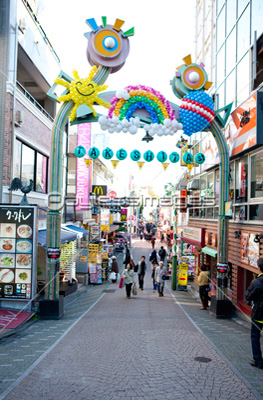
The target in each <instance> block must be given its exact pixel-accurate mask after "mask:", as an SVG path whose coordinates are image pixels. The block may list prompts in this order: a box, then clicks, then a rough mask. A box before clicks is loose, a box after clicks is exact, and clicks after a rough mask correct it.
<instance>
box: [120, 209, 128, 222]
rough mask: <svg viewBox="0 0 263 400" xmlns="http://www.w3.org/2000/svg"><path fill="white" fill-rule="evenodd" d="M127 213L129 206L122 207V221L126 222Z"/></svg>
mask: <svg viewBox="0 0 263 400" xmlns="http://www.w3.org/2000/svg"><path fill="white" fill-rule="evenodd" d="M127 214H128V210H127V208H122V209H121V221H122V222H126V221H127Z"/></svg>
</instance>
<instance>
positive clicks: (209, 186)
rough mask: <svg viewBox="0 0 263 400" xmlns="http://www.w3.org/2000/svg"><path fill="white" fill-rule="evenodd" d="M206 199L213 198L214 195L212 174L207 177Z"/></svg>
mask: <svg viewBox="0 0 263 400" xmlns="http://www.w3.org/2000/svg"><path fill="white" fill-rule="evenodd" d="M206 195H207V197H214V195H215V187H214V173H213V172H212V173H211V174H208V175H207V192H206Z"/></svg>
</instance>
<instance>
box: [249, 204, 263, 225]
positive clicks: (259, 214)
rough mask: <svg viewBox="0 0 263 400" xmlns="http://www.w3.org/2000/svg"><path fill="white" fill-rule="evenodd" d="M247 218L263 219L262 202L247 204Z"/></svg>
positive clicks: (253, 219)
mask: <svg viewBox="0 0 263 400" xmlns="http://www.w3.org/2000/svg"><path fill="white" fill-rule="evenodd" d="M249 219H250V220H251V221H263V204H252V205H251V206H249Z"/></svg>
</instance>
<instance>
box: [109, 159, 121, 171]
mask: <svg viewBox="0 0 263 400" xmlns="http://www.w3.org/2000/svg"><path fill="white" fill-rule="evenodd" d="M111 163H112V165H113V168H114V169H115V168H116V167H117V165H118V164H119V161H117V160H111Z"/></svg>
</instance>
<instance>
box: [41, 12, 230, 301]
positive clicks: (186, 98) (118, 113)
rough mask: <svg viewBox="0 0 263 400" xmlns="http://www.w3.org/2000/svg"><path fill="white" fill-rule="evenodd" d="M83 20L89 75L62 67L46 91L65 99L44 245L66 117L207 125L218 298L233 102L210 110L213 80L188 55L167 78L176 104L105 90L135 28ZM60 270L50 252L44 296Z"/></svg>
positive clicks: (132, 127) (158, 125)
mask: <svg viewBox="0 0 263 400" xmlns="http://www.w3.org/2000/svg"><path fill="white" fill-rule="evenodd" d="M86 22H87V24H88V25H89V27H90V29H91V31H90V32H87V33H85V36H86V37H87V39H88V45H87V58H88V61H89V63H90V64H91V65H92V69H91V71H90V73H89V75H88V77H87V78H85V79H82V78H80V77H79V75H78V73H77V71H75V70H74V71H73V78H71V77H70V76H68V75H67V74H65V73H64V72H63V71H61V73H60V75H59V77H58V78H57V79H56V80H55V84H54V85H53V86H52V88H51V89H50V91H49V92H48V95H49V97H50V98H52V99H53V100H54V101H59V102H63V104H62V106H61V107H60V110H59V111H58V113H57V115H56V118H55V121H54V124H53V130H52V147H51V156H50V170H49V211H48V215H47V248H48V249H49V248H50V249H54V248H59V247H60V228H61V214H60V209H61V199H62V162H61V160H62V157H63V131H64V127H65V124H66V122H67V120H68V119H70V121H71V123H72V124H80V123H83V122H99V123H100V125H101V129H102V130H105V131H108V132H109V133H114V132H116V133H118V132H121V131H122V132H126V133H127V134H135V133H136V132H137V130H138V128H144V129H145V131H146V133H147V135H148V136H150V137H152V136H154V135H157V136H166V135H174V134H175V133H176V132H177V131H178V130H181V129H183V132H184V134H186V135H188V136H191V135H192V134H193V133H195V132H200V131H204V130H209V131H211V132H212V134H213V136H214V138H215V140H216V143H217V146H218V149H219V156H220V204H219V223H218V238H219V240H218V265H217V270H218V291H217V300H224V299H226V290H227V289H226V286H227V285H225V282H226V276H227V267H228V255H227V249H228V219H227V217H226V215H225V202H227V201H228V176H229V155H228V149H227V144H226V141H225V138H224V135H223V133H222V131H221V129H222V128H223V127H224V126H225V124H226V121H227V119H228V116H229V114H230V111H231V106H232V104H230V105H228V106H226V107H224V108H223V109H220V110H217V111H215V110H214V103H213V100H212V98H211V96H209V95H208V94H207V93H206V92H205V91H206V90H208V89H209V88H210V87H211V85H212V82H209V81H208V77H207V73H206V71H205V69H204V64H203V63H201V64H195V63H193V62H192V59H191V56H190V55H188V56H187V57H185V58H184V59H183V61H184V64H183V65H181V66H180V67H178V68H177V70H176V73H175V76H174V77H173V79H172V81H171V82H170V83H171V86H172V90H173V93H174V95H175V96H176V97H177V98H179V99H180V100H181V104H180V106H179V107H178V105H176V104H174V103H172V102H170V101H168V100H166V99H165V97H164V96H163V95H161V94H160V93H159V92H158V91H156V90H155V89H153V88H150V87H146V86H143V85H138V86H127V87H125V88H123V89H121V90H118V91H117V92H105V90H106V89H107V86H106V85H105V84H104V83H105V82H106V80H107V79H108V77H109V75H110V74H112V73H115V72H117V71H118V70H120V69H121V68H122V67H123V65H124V63H125V61H126V58H127V56H128V54H129V37H130V36H133V35H134V28H131V29H129V30H127V31H125V32H124V31H123V30H122V29H121V28H122V26H123V24H124V21H122V20H119V19H116V20H115V23H114V25H109V24H108V23H107V18H106V17H102V25H101V26H99V25H97V22H96V20H95V19H94V18H91V19H87V20H86ZM57 85H62V86H64V87H65V88H66V90H65V92H64V93H63V94H62V95H61V96H60V97H59V98H58V97H57V96H56V95H55V93H54V91H55V88H56V87H57ZM94 104H97V105H101V106H103V107H105V108H107V109H108V115H107V116H105V115H98V114H97V113H96V110H95V109H94V107H93V105H94ZM222 112H224V114H225V116H224V118H222V117H221V116H220V113H222ZM120 150H124V149H120ZM124 151H125V150H124ZM83 153H84V151H83ZM84 154H85V153H84ZM84 154H83V155H84ZM170 160H171V159H170ZM175 238H176V236H175ZM58 270H59V259H53V258H48V264H47V274H46V292H45V298H46V300H58V299H59V278H58Z"/></svg>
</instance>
